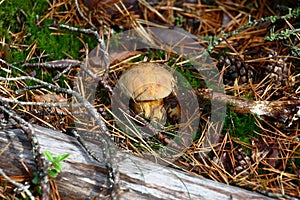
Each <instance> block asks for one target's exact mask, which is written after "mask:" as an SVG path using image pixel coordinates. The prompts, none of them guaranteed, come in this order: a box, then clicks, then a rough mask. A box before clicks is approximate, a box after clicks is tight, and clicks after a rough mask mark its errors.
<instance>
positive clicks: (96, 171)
mask: <svg viewBox="0 0 300 200" xmlns="http://www.w3.org/2000/svg"><path fill="white" fill-rule="evenodd" d="M35 131H36V135H37V136H38V140H39V142H40V145H41V147H42V149H43V150H47V151H50V152H52V153H53V154H54V156H56V155H58V154H66V153H70V154H71V156H70V157H68V158H67V159H66V160H65V161H64V162H63V168H62V172H61V173H60V174H59V176H58V177H57V178H56V179H55V180H56V184H57V187H58V191H59V193H60V196H61V198H62V199H73V200H76V199H80V200H82V199H92V198H93V197H95V196H98V195H99V193H101V188H102V186H103V185H105V181H106V172H107V171H106V167H105V163H99V162H96V161H94V160H93V159H92V158H90V157H89V156H88V154H87V153H86V152H85V151H84V150H83V148H82V147H81V146H80V145H79V143H78V142H77V140H76V138H73V137H71V136H68V135H66V134H63V133H61V132H59V131H53V130H50V129H46V128H43V127H39V126H38V127H35ZM99 150H101V149H100V148H99ZM0 152H2V153H0V160H1V162H0V168H2V169H3V170H4V171H5V173H6V174H7V175H9V176H10V177H16V176H28V172H26V170H25V169H24V166H23V165H21V162H20V160H21V158H23V160H24V161H25V162H26V163H27V165H28V166H29V168H30V169H31V171H35V164H34V161H33V158H32V154H31V145H30V143H29V142H28V140H27V138H26V135H25V134H24V132H23V131H22V130H21V129H11V130H0ZM116 156H117V157H118V158H119V160H120V163H119V172H120V181H119V189H118V192H117V196H116V198H117V199H215V200H219V199H220V200H221V199H222V200H223V199H270V198H268V197H265V196H263V195H260V194H258V193H255V192H251V191H247V190H244V189H241V188H237V187H234V186H230V185H226V184H222V183H218V182H214V181H211V180H208V179H205V178H199V177H196V176H193V175H190V174H188V173H185V172H182V171H179V170H176V169H173V168H169V167H166V166H161V165H159V164H156V163H153V162H151V161H148V160H144V159H142V158H139V157H136V156H133V155H129V154H127V153H124V152H121V151H118V153H117V155H116ZM0 179H1V181H3V178H1V177H0Z"/></svg>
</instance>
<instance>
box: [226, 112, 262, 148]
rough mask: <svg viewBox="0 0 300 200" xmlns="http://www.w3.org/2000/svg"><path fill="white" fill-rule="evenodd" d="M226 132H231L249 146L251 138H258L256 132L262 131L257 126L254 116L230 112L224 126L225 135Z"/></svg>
mask: <svg viewBox="0 0 300 200" xmlns="http://www.w3.org/2000/svg"><path fill="white" fill-rule="evenodd" d="M226 131H229V133H230V135H231V136H233V137H237V138H239V139H240V140H241V141H243V142H246V143H248V144H249V143H250V141H249V138H250V137H257V134H256V132H258V133H259V132H261V131H262V130H261V129H260V128H259V127H258V126H257V125H256V123H255V119H254V116H253V115H250V114H236V113H234V112H230V113H229V114H228V115H227V116H226V118H225V122H224V126H223V133H225V132H226Z"/></svg>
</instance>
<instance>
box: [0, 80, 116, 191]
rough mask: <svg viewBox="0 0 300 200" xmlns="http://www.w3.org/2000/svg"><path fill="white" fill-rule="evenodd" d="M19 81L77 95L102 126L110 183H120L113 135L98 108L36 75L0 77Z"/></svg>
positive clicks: (71, 93)
mask: <svg viewBox="0 0 300 200" xmlns="http://www.w3.org/2000/svg"><path fill="white" fill-rule="evenodd" d="M1 80H3V81H17V80H31V81H35V82H37V83H39V84H43V85H45V86H46V87H47V88H49V89H50V90H52V91H54V92H59V93H66V94H69V95H72V96H75V98H76V99H77V100H78V101H79V102H81V103H82V104H83V106H84V107H85V108H86V109H87V111H88V113H89V114H90V115H91V116H92V117H93V118H94V119H95V121H96V122H97V124H98V125H99V127H100V130H101V132H102V133H103V134H102V137H101V138H100V137H99V142H101V143H102V144H103V146H104V147H103V151H104V153H103V155H104V161H105V163H106V165H107V168H108V171H109V176H110V177H109V181H110V182H109V183H108V184H109V185H112V188H114V186H116V185H117V184H118V180H119V173H118V163H117V160H115V158H114V155H116V153H115V148H114V144H113V142H112V140H111V136H110V133H109V130H108V129H107V127H106V125H105V123H104V122H103V121H102V120H101V117H100V114H99V113H98V112H97V110H96V109H95V108H94V107H93V106H92V105H91V104H90V102H88V100H86V99H85V98H83V97H82V96H81V94H79V93H78V92H76V91H74V90H71V89H66V88H60V87H58V86H56V85H53V84H51V83H47V82H44V81H42V80H39V79H37V78H34V77H30V76H20V77H13V78H3V77H0V81H1Z"/></svg>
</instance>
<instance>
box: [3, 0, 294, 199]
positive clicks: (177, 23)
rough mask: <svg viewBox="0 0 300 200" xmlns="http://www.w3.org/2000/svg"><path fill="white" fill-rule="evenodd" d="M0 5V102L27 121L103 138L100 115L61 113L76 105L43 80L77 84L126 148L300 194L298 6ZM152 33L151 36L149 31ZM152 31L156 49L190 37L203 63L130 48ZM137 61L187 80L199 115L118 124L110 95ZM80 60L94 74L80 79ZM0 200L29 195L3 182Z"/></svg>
mask: <svg viewBox="0 0 300 200" xmlns="http://www.w3.org/2000/svg"><path fill="white" fill-rule="evenodd" d="M274 2H276V3H274ZM0 6H1V9H0V18H1V19H2V20H1V21H0V44H1V46H0V58H1V59H0V67H1V68H0V73H1V76H0V78H1V79H0V94H1V96H0V97H1V102H0V105H4V104H7V105H9V106H11V108H12V109H13V110H15V111H16V112H17V113H18V114H19V115H20V116H21V117H22V118H24V119H26V120H27V121H28V122H30V123H32V124H38V125H41V126H45V127H48V128H52V129H59V130H62V131H63V132H66V133H67V132H68V131H70V129H74V128H79V129H80V130H84V131H90V132H94V133H95V134H97V133H100V134H101V133H102V132H103V129H101V127H100V129H99V126H97V125H96V124H97V120H95V119H91V121H87V120H88V119H89V118H86V117H85V115H84V114H82V113H83V112H87V111H86V110H81V109H80V108H75V109H74V110H71V109H69V108H66V106H65V107H62V106H61V104H68V103H70V102H72V101H73V103H77V100H75V102H74V99H73V100H72V96H71V95H70V93H68V94H66V93H64V92H61V91H60V90H53V87H52V89H51V87H46V86H45V83H50V84H53V85H55V87H57V88H64V89H72V88H77V89H76V90H75V89H74V90H75V91H77V92H79V93H80V94H81V95H82V96H83V97H84V98H86V99H87V100H89V101H90V100H91V101H90V102H92V104H93V105H94V107H95V108H96V109H97V111H98V112H99V113H100V114H101V121H102V122H104V125H103V126H104V127H106V128H107V130H108V131H109V133H110V135H111V137H112V139H113V140H114V141H115V144H116V146H117V147H118V148H120V149H122V150H127V151H129V152H131V153H132V154H136V155H138V156H141V157H148V156H147V155H149V154H153V155H154V154H155V155H156V156H157V155H159V156H161V159H162V160H165V161H166V162H167V161H170V160H168V159H167V158H166V157H164V153H170V152H169V151H168V148H170V149H171V151H172V150H174V149H176V150H175V153H174V152H173V153H170V154H172V155H171V156H172V164H171V165H172V166H174V167H176V168H180V169H182V170H184V171H187V172H189V173H192V174H194V175H197V176H203V177H206V178H209V179H212V180H215V181H218V182H222V183H226V184H231V185H235V186H238V187H242V188H246V189H249V190H253V191H256V192H260V193H263V194H265V195H268V196H271V197H275V198H279V199H292V198H300V135H299V132H298V127H299V121H298V118H300V99H299V95H300V75H299V70H300V43H299V41H300V34H299V32H300V20H299V19H300V3H299V1H282V0H277V1H266V0H261V1H258V0H249V1H231V0H221V1H201V0H198V1H197V0H180V1H173V0H165V1H157V0H153V1H144V0H123V1H118V0H105V1H97V0H78V1H77V0H76V1H73V0H54V1H44V0H37V1H34V2H33V1H30V0H24V1H11V0H2V1H0ZM64 25H66V26H64ZM72 27H76V28H72ZM149 27H156V28H158V30H159V31H158V32H155V31H153V32H151V33H150V32H149V30H151V28H150V29H149ZM83 29H84V30H83ZM128 30H135V31H136V32H137V35H138V36H136V35H131V33H130V32H128ZM153 30H154V29H153ZM153 35H154V36H157V37H158V38H159V40H160V44H159V45H161V44H168V45H170V40H169V39H170V38H172V37H174V38H175V37H177V36H178V37H179V36H180V38H181V39H183V40H185V39H186V38H188V39H189V40H188V41H191V40H192V41H193V42H194V43H195V44H196V45H194V44H192V46H191V48H195V46H196V47H197V48H198V49H193V53H194V52H196V54H197V56H200V57H201V56H202V55H204V57H201V58H200V61H201V62H199V58H198V57H197V58H196V59H195V60H193V59H192V58H191V57H188V56H184V55H183V54H184V53H183V54H180V51H181V50H182V49H180V50H176V49H175V48H173V49H169V48H166V47H165V46H164V48H160V49H155V48H154V46H152V44H151V45H150V48H149V46H147V45H145V44H144V46H143V47H142V48H135V47H129V46H130V44H132V43H131V42H133V43H134V42H136V41H137V39H136V38H141V39H142V40H146V41H148V42H149V41H151V39H152V37H154V36H153ZM95 36H96V37H95ZM129 37H136V38H135V39H134V40H133V41H131V40H126V39H127V38H129ZM115 39H117V41H115ZM101 42H103V43H101ZM172 42H173V41H172ZM150 43H151V42H150ZM179 43H180V42H179ZM126 45H128V46H126ZM125 46H126V47H125ZM132 46H134V45H132ZM103 48H105V49H103ZM183 48H186V47H183ZM107 52H108V54H106V53H107ZM191 55H193V56H195V55H194V54H189V56H191ZM98 57H99V58H100V59H98V60H95V59H94V58H96V59H97V58H98ZM197 59H198V60H197ZM193 61H194V62H193ZM141 62H152V63H160V64H164V65H165V66H168V67H169V69H170V71H172V72H173V73H174V74H175V72H176V73H178V74H180V75H178V77H177V78H178V79H180V77H181V76H183V77H184V79H182V80H183V82H184V81H186V82H184V83H182V82H181V85H179V82H180V81H178V80H177V81H178V82H177V84H178V85H177V87H178V88H180V87H183V85H186V84H187V85H189V87H186V88H188V89H189V91H188V93H189V92H190V93H191V94H192V96H193V95H194V96H195V97H196V99H197V103H198V104H199V105H200V108H199V106H196V107H192V108H191V107H190V104H188V103H187V104H185V103H186V101H184V100H183V104H185V105H183V104H182V105H180V107H181V109H182V110H181V114H182V115H184V113H185V116H184V117H185V118H186V119H187V120H182V119H181V121H180V120H179V121H176V120H175V122H174V120H172V119H170V118H167V121H166V123H165V124H164V125H163V127H160V128H157V126H156V125H155V124H153V123H149V119H144V118H141V117H140V116H139V115H135V116H132V118H134V120H135V121H138V122H133V121H132V119H131V120H128V121H127V122H128V123H127V122H126V123H125V122H124V120H123V121H122V122H118V120H119V119H118V116H116V115H117V114H116V112H117V111H114V108H115V107H116V106H115V107H114V105H113V104H112V102H113V101H114V99H112V98H114V97H115V96H114V95H113V94H114V92H112V88H114V87H115V86H116V85H117V83H118V80H119V79H120V76H121V74H122V73H123V72H125V71H126V70H127V69H128V68H130V67H131V66H132V65H136V64H138V63H141ZM95 63H96V64H95ZM195 63H196V64H197V66H196V64H195ZM199 63H200V65H198V64H199ZM83 64H85V66H86V67H87V68H88V67H90V69H88V70H91V71H92V74H93V76H92V75H91V77H92V78H87V77H85V75H83V74H82V69H81V68H82V65H83ZM93 64H95V66H93ZM212 65H213V66H214V68H210V66H212ZM207 66H208V67H207ZM205 67H207V68H205ZM205 69H209V70H212V72H211V73H207V72H206V71H205ZM85 72H88V71H85ZM25 76H26V77H27V78H20V77H25ZM28 77H31V78H28ZM97 77H100V78H99V79H97ZM14 78H15V79H14ZM36 79H39V80H41V81H44V82H40V83H38V82H37V81H36ZM92 79H94V80H97V82H96V83H97V84H96V85H93V84H94V82H93V81H91V80H92ZM213 96H215V98H213ZM182 98H184V97H182ZM177 101H178V102H179V104H180V103H181V100H180V97H179V96H177ZM178 102H177V104H178ZM26 103H27V104H26ZM39 103H40V104H39ZM126 103H127V104H128V105H129V104H130V103H129V102H126ZM126 103H125V104H126ZM164 103H165V104H166V103H168V98H166V99H164ZM189 103H190V102H189ZM198 104H197V105H198ZM169 105H172V103H169ZM175 105H176V103H175ZM130 108H132V105H131V107H130ZM189 109H193V111H195V110H198V111H199V113H197V112H196V111H195V113H193V112H192V111H191V110H189ZM187 110H188V111H187ZM79 111H81V112H82V113H80V112H79ZM135 114H138V113H135ZM187 116H188V117H187ZM168 117H170V116H168ZM180 117H183V116H180ZM0 119H2V117H0ZM132 124H139V125H141V124H144V125H145V126H146V128H147V130H148V131H150V132H151V134H152V135H151V136H147V137H139V133H137V132H138V129H135V128H133V127H134V126H133V125H132ZM131 126H132V127H131ZM101 130H102V131H101ZM183 130H185V131H186V130H189V131H190V132H191V135H190V136H191V140H189V144H188V145H185V146H184V148H181V147H180V145H179V147H178V143H176V138H177V136H178V134H179V135H180V134H181V132H183ZM145 132H147V131H145ZM211 135H213V136H212V138H209V137H210V136H211ZM174 141H175V143H176V144H175V145H174ZM172 148H173V149H172ZM170 149H169V150H170ZM178 150H180V151H178ZM0 152H1V151H0ZM175 154H176V155H175ZM0 155H1V154H0ZM174 157H176V159H174ZM169 164H170V163H169ZM169 164H168V165H169ZM19 180H20V179H19ZM20 182H22V180H20ZM34 195H36V196H39V193H38V192H36V194H35V193H34ZM0 197H1V198H6V199H22V198H24V199H26V197H24V196H23V197H22V195H21V194H16V193H14V192H12V190H10V189H8V188H7V187H6V186H4V185H2V186H0Z"/></svg>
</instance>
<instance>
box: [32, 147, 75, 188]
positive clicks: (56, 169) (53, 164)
mask: <svg viewBox="0 0 300 200" xmlns="http://www.w3.org/2000/svg"><path fill="white" fill-rule="evenodd" d="M44 155H45V157H46V158H47V160H48V161H49V162H50V165H49V168H48V173H49V176H50V177H51V178H56V177H57V175H58V174H59V173H60V172H61V170H62V164H61V162H62V161H63V160H65V159H67V158H68V157H69V156H70V154H69V153H67V154H60V155H58V156H57V157H53V154H52V153H51V152H50V151H44ZM38 182H39V176H38V174H37V173H36V172H35V173H34V178H33V180H32V183H34V184H37V183H38Z"/></svg>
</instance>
